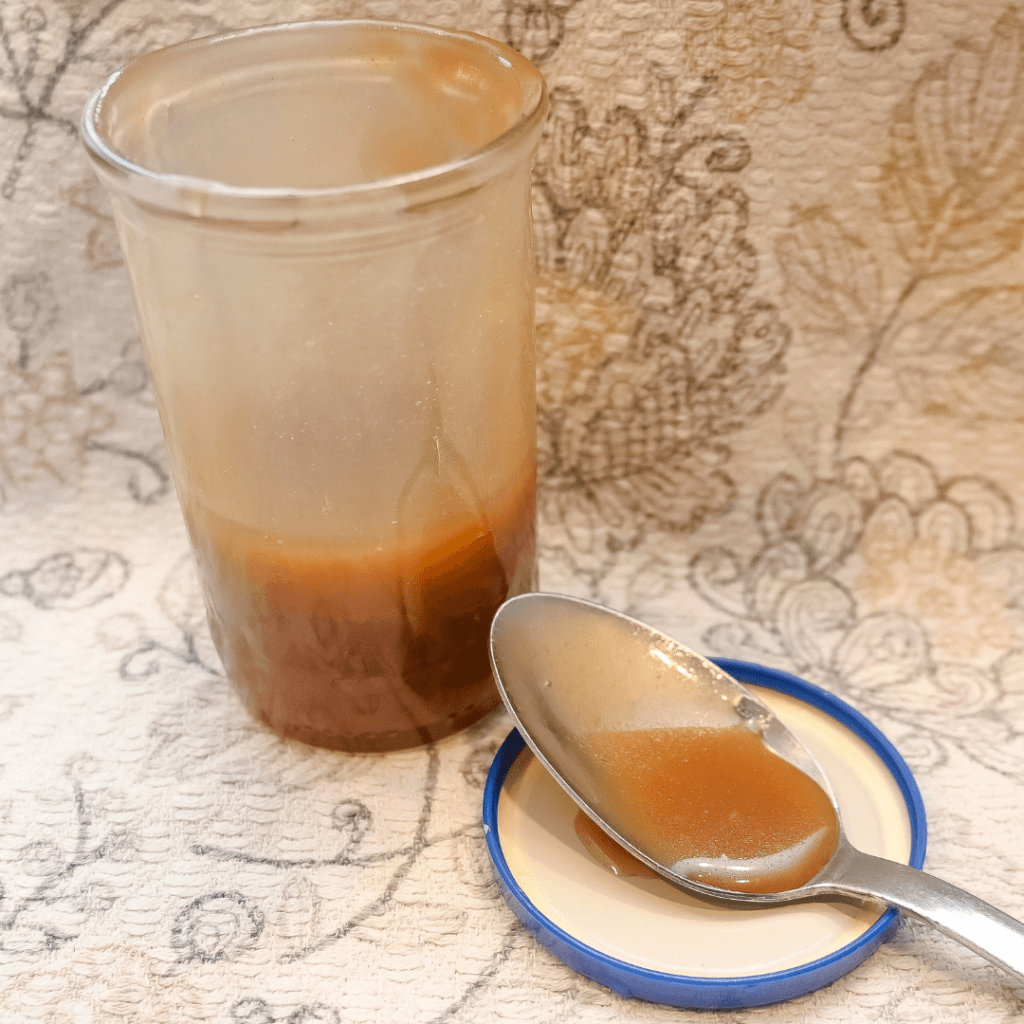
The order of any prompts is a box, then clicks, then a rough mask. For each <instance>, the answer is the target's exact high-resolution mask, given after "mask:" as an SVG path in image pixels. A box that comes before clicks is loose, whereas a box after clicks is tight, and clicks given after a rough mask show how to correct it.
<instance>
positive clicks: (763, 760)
mask: <svg viewBox="0 0 1024 1024" xmlns="http://www.w3.org/2000/svg"><path fill="white" fill-rule="evenodd" d="M585 749H586V752H587V754H588V755H589V756H590V758H591V759H592V762H593V765H594V766H595V768H596V769H597V770H598V772H599V773H600V776H601V778H602V782H603V784H604V786H605V790H606V794H607V801H608V803H607V807H606V814H605V818H606V820H608V822H609V823H610V824H611V825H612V826H613V827H615V828H616V829H617V830H618V831H619V832H620V833H621V834H622V835H623V836H624V837H625V838H627V839H629V840H630V841H631V842H633V843H634V844H635V845H637V846H639V847H641V848H643V849H644V851H645V852H647V853H649V854H650V856H651V857H652V858H653V859H654V860H656V861H658V862H659V863H661V864H665V865H667V866H672V867H673V868H674V869H675V870H676V871H678V872H679V873H680V874H682V875H684V876H686V877H690V878H693V879H694V880H696V881H700V882H704V883H705V884H708V885H712V886H716V887H718V888H722V889H732V890H734V891H744V892H760V893H768V892H783V891H785V890H787V889H795V888H797V887H799V886H801V885H803V884H804V883H806V882H808V881H809V880H810V879H811V878H813V877H814V876H815V875H816V874H817V873H818V872H819V871H820V870H821V869H822V868H823V867H824V866H825V865H826V864H827V863H828V861H829V859H830V858H831V856H832V854H833V853H834V852H835V850H836V847H837V845H838V842H839V821H838V818H837V816H836V812H835V808H834V807H833V806H832V803H831V801H830V800H829V798H828V795H827V794H826V793H825V792H824V790H823V789H822V788H821V787H820V786H819V785H818V784H817V783H816V782H815V781H814V780H813V779H812V778H810V777H809V776H808V775H805V774H804V773H803V772H802V771H800V769H799V768H797V767H796V766H795V765H792V764H790V763H789V762H788V761H786V760H784V759H783V758H782V757H780V756H778V755H777V754H775V753H774V752H773V751H771V750H770V749H769V748H768V747H766V746H765V744H764V743H763V741H762V740H761V737H760V736H759V735H757V734H756V733H754V732H752V731H751V730H750V729H748V728H747V727H746V726H744V725H736V726H732V727H729V728H717V729H712V728H669V729H644V730H637V731H628V732H600V733H593V734H591V735H590V736H588V737H586V740H585ZM586 821H587V822H588V825H586V826H583V825H581V824H580V822H579V820H578V819H577V826H576V827H577V833H579V832H580V830H581V828H583V829H586V831H587V832H588V834H589V837H590V838H591V839H594V838H595V837H594V832H595V831H596V832H600V829H598V828H597V826H594V825H592V824H590V823H589V819H586ZM602 835H603V833H602ZM581 838H582V837H581ZM605 839H607V837H605ZM608 842H611V840H608ZM585 845H587V847H588V849H590V850H591V851H593V849H594V846H595V843H594V842H589V843H588V842H586V840H585ZM596 845H598V846H599V847H600V852H599V855H598V858H597V859H598V860H599V861H601V862H602V863H604V864H605V866H608V861H609V860H610V861H612V866H613V868H614V869H615V870H616V871H617V873H621V874H639V872H638V871H636V870H635V868H634V865H639V866H640V867H643V865H641V864H640V862H639V861H637V860H636V858H634V857H632V856H631V855H630V854H628V853H627V852H626V851H625V850H623V849H622V848H621V847H619V846H618V844H613V846H615V847H616V850H617V852H613V853H611V854H609V853H608V849H607V846H606V844H604V843H601V842H600V841H597V843H596ZM627 858H628V859H627ZM631 862H632V863H631ZM644 870H646V868H645V869H644Z"/></svg>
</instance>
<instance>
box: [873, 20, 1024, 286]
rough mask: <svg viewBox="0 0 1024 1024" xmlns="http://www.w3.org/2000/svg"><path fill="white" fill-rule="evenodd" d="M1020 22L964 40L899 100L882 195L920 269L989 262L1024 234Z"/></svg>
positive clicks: (942, 270) (943, 270) (945, 270)
mask: <svg viewBox="0 0 1024 1024" xmlns="http://www.w3.org/2000/svg"><path fill="white" fill-rule="evenodd" d="M1022 47H1024V23H1022V22H1021V19H1020V17H1019V15H1018V14H1017V12H1016V11H1015V10H1014V9H1012V8H1011V9H1009V10H1007V11H1006V12H1005V13H1004V14H1003V16H1002V17H1001V18H1000V19H999V21H998V22H997V23H996V25H995V28H994V29H993V32H992V35H991V38H990V39H989V42H988V45H987V46H985V47H981V46H974V45H971V44H968V43H961V44H960V45H958V46H957V47H956V48H955V50H954V51H953V53H952V54H951V55H950V56H949V57H948V58H946V59H945V60H944V61H942V62H941V63H935V64H933V65H931V67H929V68H928V69H927V70H926V72H925V74H924V75H923V76H922V77H921V78H920V79H919V81H918V82H917V84H916V85H915V87H914V89H913V91H912V93H911V94H910V96H908V97H907V99H906V100H905V101H904V102H903V103H902V104H901V105H900V106H899V107H898V108H897V110H896V114H895V118H894V122H893V126H892V157H891V162H890V164H889V165H888V167H887V168H886V174H885V184H884V187H883V190H882V198H883V202H884V205H885V211H886V214H887V216H888V218H889V220H890V222H891V223H892V224H893V226H894V227H895V229H896V231H897V235H898V237H899V240H900V244H901V246H902V249H903V252H904V255H905V256H906V258H907V260H908V261H909V263H910V264H911V265H912V266H913V267H914V268H915V270H916V271H917V273H919V274H924V275H928V274H949V273H955V272H963V271H966V270H971V269H974V268H976V267H979V266H983V265H985V264H988V263H991V262H993V261H995V260H998V259H1000V258H1001V257H1003V256H1005V255H1007V254H1008V253H1010V252H1012V251H1014V250H1015V249H1017V248H1018V247H1019V245H1020V242H1021V238H1022V237H1024V193H1022V187H1021V186H1022V184H1024V162H1022V157H1024V50H1022Z"/></svg>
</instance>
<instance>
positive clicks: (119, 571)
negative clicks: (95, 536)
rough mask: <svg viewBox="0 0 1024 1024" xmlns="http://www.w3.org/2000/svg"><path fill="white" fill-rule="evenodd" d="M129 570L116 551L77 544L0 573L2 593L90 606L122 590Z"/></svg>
mask: <svg viewBox="0 0 1024 1024" xmlns="http://www.w3.org/2000/svg"><path fill="white" fill-rule="evenodd" d="M129 571H130V567H129V565H128V562H127V561H126V560H125V558H124V556H123V555H120V554H118V553H117V552H116V551H102V550H99V549H96V548H76V549H74V550H72V551H61V552H59V553H57V554H55V555H50V556H49V557H48V558H44V559H43V560H42V561H41V562H38V563H37V564H36V565H34V566H33V567H32V568H31V569H12V570H11V571H10V572H8V573H6V574H5V575H4V576H0V594H5V595H6V596H7V597H21V598H24V599H25V600H26V601H31V602H32V604H34V605H35V606H36V607H37V608H42V609H52V608H57V609H62V610H68V609H72V610H73V609H78V608H91V607H92V606H93V605H96V604H99V603H100V602H101V601H106V600H107V599H108V598H111V597H113V596H114V594H116V593H117V592H118V591H119V590H121V588H122V587H123V586H124V585H125V583H126V582H127V580H128V574H129Z"/></svg>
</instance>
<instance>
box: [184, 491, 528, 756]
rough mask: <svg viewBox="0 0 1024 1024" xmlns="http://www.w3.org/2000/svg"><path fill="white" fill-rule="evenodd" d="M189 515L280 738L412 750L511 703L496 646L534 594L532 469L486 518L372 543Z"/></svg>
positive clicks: (205, 580)
mask: <svg viewBox="0 0 1024 1024" xmlns="http://www.w3.org/2000/svg"><path fill="white" fill-rule="evenodd" d="M189 511H190V513H191V514H190V515H189V517H188V520H189V530H190V534H191V538H192V544H193V549H194V551H195V554H196V561H197V565H198V569H199V576H200V580H201V582H202V584H203V590H204V595H205V597H206V604H207V611H208V613H209V620H210V629H211V633H212V635H213V639H214V643H215V645H216V647H217V651H218V653H219V654H220V656H221V660H222V661H223V662H224V667H225V669H226V671H227V674H228V677H229V678H230V679H231V681H232V682H233V683H234V685H235V687H236V689H237V690H238V692H239V693H240V695H241V697H242V699H243V701H244V702H245V704H246V705H247V706H248V708H249V710H250V711H251V712H252V713H253V714H254V715H255V716H256V717H257V718H258V719H260V721H262V722H264V723H265V724H266V725H268V726H269V727H270V728H271V729H273V730H274V731H276V732H278V733H280V734H281V735H283V736H287V737H289V738H291V739H297V740H302V741H303V742H306V743H310V744H313V745H315V746H319V747H328V748H332V749H337V750H356V751H373V750H398V749H402V748H406V747H411V746H417V745H419V744H422V743H429V742H432V741H433V740H436V739H440V738H441V737H444V736H448V735H450V734H451V733H454V732H457V731H459V730H460V729H463V728H465V727H467V726H468V725H471V724H472V723H473V722H475V721H477V720H478V719H479V718H481V717H482V716H483V715H485V714H487V713H488V712H489V711H491V710H492V709H494V708H495V707H497V705H498V704H499V703H500V700H499V697H498V692H497V688H496V687H495V685H494V680H493V678H492V676H491V670H490V662H489V659H488V649H487V641H488V635H489V629H490V624H491V619H492V618H493V617H494V613H495V612H496V611H497V609H498V607H499V605H501V603H502V602H503V601H504V600H505V599H506V598H507V597H511V596H514V595H515V594H518V593H523V592H525V591H527V590H530V589H532V586H533V574H534V565H535V537H534V534H535V522H534V483H533V477H532V474H531V476H530V479H529V482H528V483H527V484H526V485H525V486H524V487H523V489H522V491H521V492H520V493H518V494H516V495H515V496H514V497H513V498H512V500H510V501H508V502H507V503H506V504H505V505H504V506H502V507H499V508H496V509H493V510H492V514H491V515H490V516H488V518H487V521H486V522H481V521H480V520H478V519H476V518H467V519H466V521H465V522H459V521H445V522H443V523H440V524H437V525H436V526H435V527H433V528H432V529H430V530H420V531H417V532H416V533H415V534H414V535H413V536H411V537H409V538H407V539H405V540H402V541H396V542H395V543H392V544H390V545H382V546H380V547H368V548H363V549H361V548H358V547H354V546H351V545H338V546H336V547H335V546H331V545H330V544H329V543H325V542H324V541H322V540H321V541H317V542H309V541H303V540H302V539H299V538H291V537H288V536H286V535H285V536H282V535H279V534H264V533H262V532H260V531H258V530H255V529H252V528H251V527H246V526H242V525H240V524H238V523H235V522H232V521H230V520H228V519H225V518H223V517H221V516H218V515H216V514H214V513H211V512H209V511H204V510H201V509H200V508H198V507H196V506H194V505H193V506H192V507H191V508H190V510H189Z"/></svg>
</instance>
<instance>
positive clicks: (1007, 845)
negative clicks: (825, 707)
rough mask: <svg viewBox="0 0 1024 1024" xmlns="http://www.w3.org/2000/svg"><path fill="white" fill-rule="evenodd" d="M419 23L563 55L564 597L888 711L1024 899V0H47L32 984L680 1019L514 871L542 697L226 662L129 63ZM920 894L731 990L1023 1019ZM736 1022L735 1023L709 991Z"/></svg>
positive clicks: (7, 6) (30, 49)
mask: <svg viewBox="0 0 1024 1024" xmlns="http://www.w3.org/2000/svg"><path fill="white" fill-rule="evenodd" d="M348 16H367V17H387V18H393V17H398V18H404V19H406V20H421V21H428V22H433V23H438V24H449V25H457V26H459V27H463V28H469V29H475V30H478V31H481V32H484V33H487V34H489V35H492V36H496V37H498V38H502V39H505V40H507V41H509V42H511V43H512V44H513V45H514V46H516V47H517V48H519V49H521V50H522V51H523V52H525V53H526V54H527V55H528V56H530V57H531V58H532V59H533V60H535V61H536V62H537V63H538V64H539V65H540V66H541V68H542V69H543V70H544V72H545V74H546V75H547V77H548V81H549V84H550V86H551V96H552V107H551V116H550V121H549V125H548V128H547V133H546V135H545V138H544V141H543V143H542V146H541V149H540V152H539V154H538V159H537V165H536V188H535V213H536V228H537V238H538V262H539V272H540V273H539V283H538V303H537V325H538V343H539V347H540V353H541V359H540V369H539V399H540V427H541V443H540V454H541V465H540V473H541V498H540V508H539V515H540V527H541V541H542V547H543V553H542V584H543V586H544V587H545V588H546V589H551V590H562V591H566V592H570V593H574V594H579V595H584V596H589V597H592V598H594V599H597V600H600V601H603V602H606V603H608V604H611V605H613V606H615V607H618V608H621V609H624V610H628V611H630V612H632V613H635V614H638V615H640V616H642V617H645V618H647V619H648V620H649V621H651V622H652V623H654V624H656V625H658V626H660V627H662V628H664V629H666V630H668V631H669V632H672V633H673V634H674V635H676V636H677V637H679V638H680V639H681V640H683V641H685V642H688V643H690V644H691V645H693V646H696V647H698V648H699V649H701V650H703V651H705V652H707V653H709V654H713V655H714V654H718V655H728V656H738V657H742V658H746V659H748V660H754V661H760V662H764V663H767V664H771V665H777V666H780V667H783V668H786V669H789V670H792V671H796V672H798V673H800V674H801V675H803V676H805V677H806V678H808V679H811V680H813V681H815V682H817V683H819V684H821V685H823V686H825V687H827V688H828V689H830V690H833V691H835V692H836V693H838V694H840V695H841V696H842V697H843V698H845V699H846V700H848V701H850V702H851V703H852V704H854V705H855V706H856V707H858V708H859V709H860V710H862V711H863V712H865V713H866V714H867V715H868V716H869V717H871V718H872V720H874V721H875V722H876V723H877V724H878V725H879V726H880V727H881V728H882V729H883V731H885V732H886V733H887V735H888V736H889V737H890V738H891V739H892V740H893V741H894V743H895V744H896V745H897V747H898V748H899V749H900V751H901V752H902V754H903V755H904V757H905V758H906V759H907V761H908V762H909V763H910V765H911V767H912V769H913V771H914V773H915V774H916V777H917V779H918V781H919V783H920V786H921V789H922V792H923V795H924V799H925V804H926V806H927V808H928V814H929V826H930V839H929V849H928V860H927V867H928V868H929V869H930V870H932V871H933V872H935V873H936V874H939V875H942V876H943V877H945V878H947V879H949V880H950V881H953V882H956V883H959V884H962V885H964V886H966V887H969V888H970V889H972V890H973V891H974V892H977V893H978V894H979V895H980V896H982V897H983V898H985V899H988V900H990V901H991V902H994V903H996V904H998V905H999V906H1001V907H1003V908H1004V909H1006V910H1007V911H1009V912H1010V913H1012V914H1015V915H1016V916H1018V917H1024V843H1022V842H1021V838H1022V831H1024V809H1022V799H1021V797H1022V794H1024V534H1022V531H1021V526H1020V522H1019V518H1020V509H1021V507H1022V505H1024V473H1022V471H1021V452H1022V450H1024V447H1022V446H1024V329H1022V325H1024V257H1022V248H1021V243H1022V238H1024V12H1021V11H1019V10H1018V9H1017V8H1015V7H1014V6H1012V5H1008V4H1007V3H1006V2H1005V0H984V2H982V0H972V2H968V0H872V2H864V3H861V2H859V0H761V2H759V3H756V4H752V3H746V2H741V0H363V2H361V3H360V2H357V0H274V2H271V0H178V2H171V0H163V2H159V0H27V2H26V0H0V367H2V368H0V769H2V773H0V1015H2V1019H3V1021H4V1024H22V1022H28V1021H47V1022H51V1024H87V1022H107V1021H111V1022H116V1021H124V1022H136V1021H138V1022H147V1024H159V1022H175V1024H177V1022H181V1021H188V1020H195V1021H211V1022H218V1024H220V1022H223V1024H232V1022H247V1024H268V1022H271V1021H274V1022H283V1021H287V1022H289V1024H299V1022H310V1021H327V1022H337V1024H340V1022H343V1021H344V1022H348V1021H363V1020H365V1021H403V1022H423V1024H427V1022H435V1024H440V1022H452V1024H455V1022H462V1021H488V1022H489V1021H505V1020H508V1021H517V1022H518V1021H530V1022H538V1024H540V1022H543V1024H554V1022H556V1021H568V1020H573V1021H585V1022H591V1021H593V1022H597V1021H611V1020H615V1021H652V1022H653V1021H670V1020H686V1019H694V1020H696V1019H698V1016H699V1015H697V1014H689V1013H687V1012H686V1011H676V1010H669V1009H667V1008H664V1007H659V1006H655V1005H651V1004H645V1003H641V1002H636V1001H629V1000H624V999H621V998H619V997H618V996H616V995H614V994H613V993H611V992H609V991H607V990H606V989H604V988H602V987H601V986H599V985H596V984H593V983H591V982H589V981H587V980H585V979H583V978H581V977H579V976H577V975H575V974H574V973H573V972H572V971H570V970H569V969H568V968H566V967H564V966H563V965H562V964H561V963H559V962H558V961H557V960H555V959H554V958H553V957H552V956H550V955H549V954H548V953H547V952H546V951H545V950H544V949H542V948H541V947H539V946H538V945H537V944H536V943H535V942H534V941H533V939H532V938H531V937H530V936H529V935H528V934H527V933H526V932H525V931H524V930H523V929H522V928H521V927H519V926H518V924H517V923H516V921H515V919H514V918H513V916H512V914H511V913H510V912H509V910H508V909H507V908H506V907H505V905H504V904H503V903H502V901H501V898H500V896H499V894H498V891H497V888H496V885H495V882H494V880H493V877H492V873H491V867H490V864H489V861H488V858H487V853H486V850H485V847H484V843H483V837H482V828H481V823H480V799H481V791H482V783H483V779H484V776H485V773H486V770H487V768H488V766H489V763H490V761H491V758H492V756H493V754H494V751H495V750H496V747H497V744H498V743H499V741H500V740H501V739H502V738H503V736H504V735H505V733H506V732H507V730H508V722H507V720H505V719H503V718H502V717H500V716H496V717H493V718H492V719H490V720H488V721H485V722H484V723H482V724H481V725H480V726H478V727H476V728H474V729H472V730H470V731H469V732H467V733H465V734H463V735H461V736H458V737H455V738H453V739H450V740H448V741H445V742H442V743H439V744H436V745H435V746H432V747H429V748H426V749H421V750H415V751H410V752H407V753H401V754H395V755H388V756H352V755H341V754H332V753H327V752H323V751H318V750H314V749H311V748H308V747H305V746H302V745H300V744H294V743H288V742H284V741H280V740H278V739H276V738H275V737H274V736H272V735H270V734H268V733H267V732H266V731H264V730H262V729H261V728H259V727H258V726H257V725H255V724H254V723H253V722H252V721H251V720H250V719H249V718H248V717H247V716H246V714H245V712H244V711H243V710H242V708H241V706H240V705H239V704H238V702H237V701H236V699H235V698H234V696H233V695H232V693H231V692H230V690H229V687H228V686H227V684H226V683H225V680H224V678H223V676H222V674H221V670H220V666H219V663H218V661H217V657H216V655H215V653H214V651H213V649H212V647H211V644H210V640H209V635H208V632H207V629H206V624H205V617H204V613H203V609H202V603H201V600H200V597H199V593H198V589H197V585H196V580H195V577H194V574H193V570H192V565H191V562H190V559H189V555H188V551H187V543H186V538H185V533H184V529H183V527H182V523H181V518H180V514H179V512H178V507H177V504H176V501H175V497H174V493H173V488H172V486H171V483H170V479H169V475H168V469H167V462H166V458H165V454H164V451H163V447H162V442H161V438H160V432H159V425H158V422H157V417H156V414H155V410H154V408H153V403H152V396H151V393H150V390H149V388H148V385H147V377H146V371H145V366H144V363H143V360H142V357H141V351H140V345H139V341H138V333H137V327H136V325H135V321H134V316H133V313H132V307H131V299H130V294H129V291H128V285H127V279H126V275H125V272H124V268H123V265H122V262H121V258H120V255H119V250H118V246H117V241H116V236H115V232H114V228H113V224H112V221H111V217H110V211H109V207H108V205H107V202H106V199H105V197H104V196H103V195H102V193H101V191H100V188H99V186H98V185H97V183H96V182H95V180H94V179H93V177H92V176H91V174H90V172H89V170H88V168H87V166H86V162H85V159H84V156H83V154H82V152H81V149H80V147H79V144H78V142H77V140H76V136H75V130H76V123H77V119H78V116H79V112H80V110H81V107H82V104H83V103H84V101H85V99H86V97H87V95H88V94H89V93H90V92H91V91H92V90H93V89H94V88H95V87H96V85H97V84H98V83H99V82H100V81H101V80H102V79H103V77H104V76H105V75H106V74H107V73H109V72H110V71H111V70H113V69H115V68H116V67H118V66H120V65H122V64H123V63H125V62H126V61H127V60H128V59H130V58H131V57H132V56H133V55H135V54H138V53H141V52H143V51H145V50H149V49H152V48H154V47H156V46H159V45H162V44H166V43H169V42H172V41H176V40H180V39H185V38H188V37H191V36H196V35H202V34H207V33H209V32H211V31H215V30H218V29H220V28H227V27H235V26H244V25H252V24H260V23H270V22H277V21H284V20H298V19H307V18H312V17H348ZM1021 996H1022V993H1021V991H1020V989H1017V988H1014V986H1013V985H1012V984H1011V983H1010V982H1009V981H1008V979H1007V978H1006V977H1004V976H1002V975H1000V974H999V973H998V972H997V971H996V970H994V969H993V968H991V967H989V966H988V965H987V964H985V963H984V962H983V961H981V960H980V959H979V958H976V957H974V956H973V955H972V954H969V953H967V952H966V951H965V950H963V949H961V948H959V947H958V946H956V945H955V944H954V943H952V942H951V941H949V940H946V939H945V938H943V937H941V936H938V935H937V934H935V933H933V932H930V931H928V930H926V929H924V928H921V927H918V926H916V925H914V924H906V925H904V926H903V927H902V928H901V930H900V932H899V933H898V935H897V937H896V938H895V939H894V940H893V941H892V942H890V943H889V944H887V945H886V946H884V947H883V948H881V949H880V950H879V951H878V952H877V953H876V954H875V955H874V956H872V957H871V958H870V959H869V960H868V961H867V962H865V963H864V964H863V965H862V966H860V967H859V968H857V969H856V970H855V971H854V972H852V973H851V974H849V975H848V976H847V977H845V978H843V979H841V980H840V981H838V982H836V983H835V984H833V985H832V986H830V987H828V988H826V989H824V990H821V991H819V992H816V993H813V994H811V995H809V996H806V997H804V998H802V999H799V1000H796V1001H794V1002H792V1003H788V1004H783V1005H779V1006H774V1007H766V1008H762V1009H757V1010H750V1011H742V1012H739V1011H737V1012H730V1013H723V1014H721V1017H722V1019H725V1020H729V1021H737V1022H738V1021H744V1022H755V1021H766V1022H767V1021H782V1020H786V1021H793V1022H799V1021H807V1022H810V1021H822V1020H843V1021H875V1020H879V1021H881V1020H888V1021H895V1020H900V1021H920V1022H931V1021H942V1022H943V1024H956V1022H976V1021H984V1022H997V1021H1010V1020H1017V1019H1019V1015H1020V1012H1021ZM700 1019H705V1017H704V1016H700Z"/></svg>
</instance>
